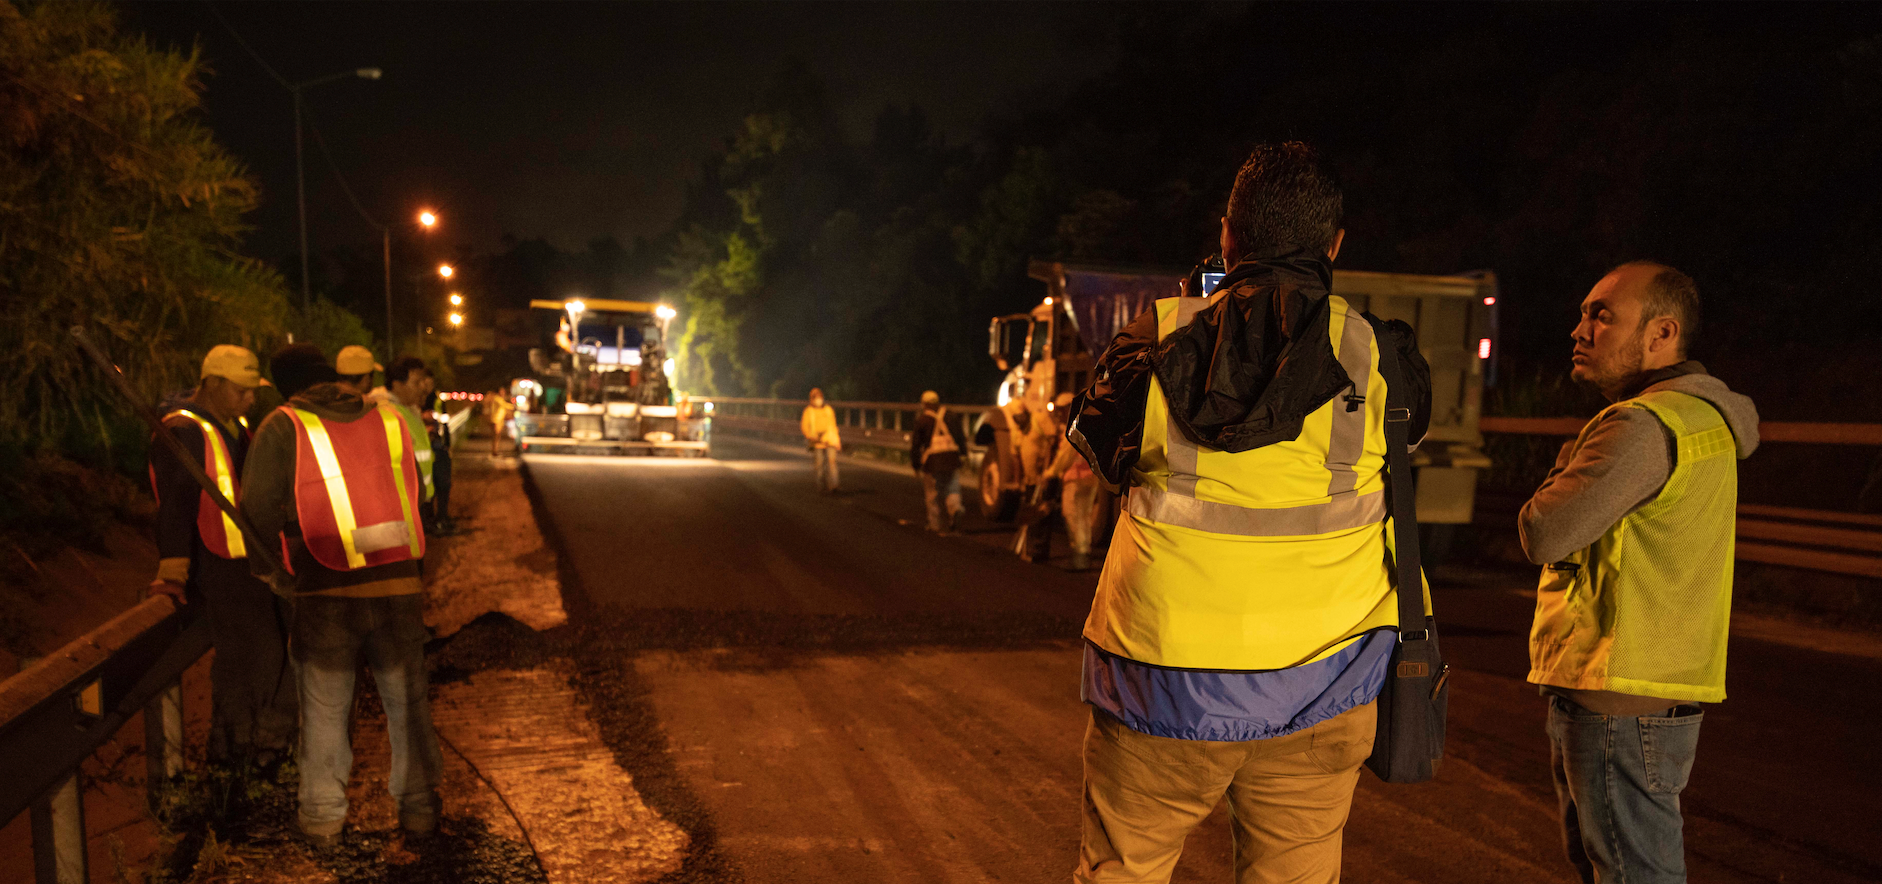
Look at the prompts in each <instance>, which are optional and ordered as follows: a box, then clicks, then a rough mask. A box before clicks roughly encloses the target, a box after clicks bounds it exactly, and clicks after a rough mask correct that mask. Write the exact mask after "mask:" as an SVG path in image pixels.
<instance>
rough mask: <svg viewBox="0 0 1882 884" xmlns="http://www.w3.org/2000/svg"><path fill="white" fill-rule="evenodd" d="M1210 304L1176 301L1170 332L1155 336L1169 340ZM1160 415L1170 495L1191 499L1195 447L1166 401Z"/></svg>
mask: <svg viewBox="0 0 1882 884" xmlns="http://www.w3.org/2000/svg"><path fill="white" fill-rule="evenodd" d="M1212 301H1213V299H1211V298H1177V299H1176V315H1175V316H1174V317H1172V323H1171V325H1170V328H1169V330H1168V331H1165V332H1163V333H1162V334H1160V335H1158V338H1159V339H1161V338H1166V337H1169V336H1170V335H1171V334H1173V333H1175V331H1176V330H1177V329H1179V328H1183V327H1185V326H1187V325H1189V324H1190V322H1192V321H1194V320H1195V318H1196V314H1198V313H1201V312H1202V311H1203V310H1205V309H1207V308H1208V306H1209V304H1210V303H1211V302H1212ZM1163 413H1164V415H1165V417H1166V420H1165V421H1164V424H1165V427H1164V431H1163V435H1164V454H1165V457H1166V460H1167V461H1168V463H1169V465H1170V492H1171V493H1173V494H1180V495H1182V496H1184V497H1195V496H1196V458H1197V455H1198V454H1199V453H1200V452H1199V450H1198V449H1197V447H1196V443H1194V442H1191V441H1190V439H1189V437H1188V436H1187V435H1184V433H1183V428H1182V426H1181V425H1179V424H1178V423H1177V422H1176V410H1175V409H1173V408H1171V407H1170V403H1169V401H1168V400H1165V401H1164V403H1163Z"/></svg>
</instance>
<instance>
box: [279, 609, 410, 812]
mask: <svg viewBox="0 0 1882 884" xmlns="http://www.w3.org/2000/svg"><path fill="white" fill-rule="evenodd" d="M422 604H423V597H422V596H420V595H417V594H412V595H395V596H386V597H383V598H369V599H353V598H341V597H336V596H317V595H316V596H302V597H300V598H299V599H296V600H295V603H294V640H293V651H294V662H295V663H296V664H298V666H299V675H298V678H299V682H300V694H301V745H300V752H299V753H298V754H297V756H296V761H297V762H298V763H299V765H300V769H301V790H300V801H301V809H300V824H301V830H302V831H304V832H307V833H308V834H310V835H332V834H337V833H338V832H339V831H340V828H341V826H342V825H343V824H345V822H346V781H347V778H348V777H349V776H351V774H352V771H353V743H352V739H351V736H350V735H349V733H348V730H349V724H350V721H351V718H352V711H353V687H354V679H355V677H356V676H357V675H358V673H359V664H360V662H361V661H362V660H364V662H365V663H366V664H367V666H369V667H370V668H371V669H372V679H373V684H374V685H375V686H376V687H377V688H378V689H379V699H380V702H381V703H382V704H383V705H384V706H385V711H386V731H387V733H388V735H389V736H390V737H391V740H392V781H391V791H392V797H393V799H394V800H395V801H397V802H398V806H399V825H401V826H403V827H404V828H405V829H407V830H408V831H414V832H428V831H431V830H432V829H435V828H436V827H437V824H438V811H439V809H440V804H439V801H438V779H439V775H440V772H441V771H442V770H443V768H444V758H443V756H442V755H441V754H440V753H439V750H438V734H437V732H436V731H434V730H433V729H432V726H431V701H430V699H429V698H428V697H427V696H426V692H427V690H428V688H429V684H428V679H427V678H426V675H425V640H426V639H427V638H429V637H430V634H429V633H428V632H426V631H425V622H424V619H423V618H422V616H421V615H422Z"/></svg>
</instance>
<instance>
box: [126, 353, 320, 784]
mask: <svg viewBox="0 0 1882 884" xmlns="http://www.w3.org/2000/svg"><path fill="white" fill-rule="evenodd" d="M266 383H267V381H265V380H263V379H262V377H261V371H260V364H259V361H258V360H257V359H256V358H255V354H254V353H251V352H249V351H248V350H246V349H243V348H241V347H235V346H230V345H226V344H225V345H223V346H219V347H216V348H214V349H212V350H210V351H209V355H208V356H206V357H204V359H203V365H202V373H201V380H200V381H199V382H198V383H197V385H196V388H195V389H194V390H193V391H191V393H190V395H189V397H188V398H186V399H184V400H183V401H182V402H180V403H178V404H177V406H176V407H175V408H174V409H172V410H170V411H169V413H168V414H166V415H164V419H163V425H164V428H165V429H166V430H167V431H169V433H170V435H172V436H174V437H175V438H176V440H177V441H178V442H181V443H182V444H183V450H184V451H187V452H189V453H190V454H191V455H192V456H193V457H194V458H195V460H196V464H197V466H199V467H201V468H202V470H203V473H204V474H205V475H207V476H208V477H209V479H210V481H211V482H213V483H214V484H215V485H216V487H217V489H218V490H219V491H220V492H221V493H222V496H223V497H224V498H226V499H228V500H229V501H230V502H231V503H233V502H234V501H235V500H236V499H237V496H238V494H239V488H240V483H239V477H240V475H241V471H242V467H243V462H244V458H246V457H247V455H248V442H249V435H248V428H247V427H246V426H245V425H244V424H243V418H242V415H243V414H244V413H245V412H247V411H248V408H249V406H250V405H251V404H253V403H254V401H255V389H256V388H257V387H259V386H261V385H263V384H266ZM150 483H151V490H152V492H154V493H155V494H156V497H157V551H158V555H159V556H160V557H161V558H160V559H159V560H158V565H157V579H156V580H154V581H152V582H151V585H150V590H151V592H152V593H155V594H159V595H166V596H169V597H170V598H172V599H175V600H176V602H177V603H178V604H189V603H192V602H195V603H200V604H202V605H203V606H204V608H205V609H206V610H205V613H206V615H207V616H208V618H209V632H210V636H211V639H212V640H213V641H214V643H215V648H216V656H215V659H214V662H213V663H211V664H210V669H209V683H210V706H211V712H210V728H209V757H210V759H211V760H213V761H218V762H227V763H232V764H248V763H252V764H259V765H263V766H271V765H272V764H273V763H274V762H275V761H278V760H280V759H282V758H283V757H285V754H286V751H287V747H288V744H289V741H290V739H291V738H292V736H293V733H294V719H295V713H294V701H295V692H294V689H293V687H292V685H291V675H290V673H289V671H288V667H287V665H286V661H287V641H286V627H287V621H288V616H287V614H288V612H287V609H286V606H285V605H284V604H282V603H281V601H280V600H279V599H277V598H276V597H275V595H274V594H273V593H271V592H269V591H268V587H267V586H266V585H265V584H263V583H262V582H261V581H259V580H256V579H255V578H254V576H253V575H251V574H250V573H249V567H248V563H247V562H246V561H244V559H246V558H247V555H248V549H247V547H248V542H249V538H247V537H244V536H242V532H241V531H239V530H237V529H236V527H235V521H234V520H233V519H231V518H230V517H229V516H228V514H226V513H224V512H223V511H222V509H221V508H220V507H218V506H217V505H216V503H215V501H214V499H213V498H211V497H210V495H209V493H208V492H207V491H205V490H203V488H202V487H201V486H200V485H198V484H197V483H196V480H195V479H194V478H193V477H192V476H191V475H190V472H189V470H188V469H187V468H186V467H185V466H184V465H183V464H182V463H180V462H178V461H177V459H176V458H175V457H174V456H173V455H172V454H171V453H170V449H168V448H167V447H160V446H158V445H156V444H154V440H153V444H152V445H151V446H150Z"/></svg>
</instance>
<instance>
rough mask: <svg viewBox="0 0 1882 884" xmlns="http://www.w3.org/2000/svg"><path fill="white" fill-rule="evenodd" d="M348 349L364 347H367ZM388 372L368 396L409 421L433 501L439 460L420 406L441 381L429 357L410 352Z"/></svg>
mask: <svg viewBox="0 0 1882 884" xmlns="http://www.w3.org/2000/svg"><path fill="white" fill-rule="evenodd" d="M348 349H357V350H361V351H364V350H365V349H366V348H364V347H353V348H348ZM342 352H343V353H344V351H342ZM385 373H386V385H385V386H383V387H379V388H377V389H375V390H373V391H372V392H370V393H367V394H366V400H367V401H368V402H375V403H384V404H386V405H389V406H391V407H392V408H393V409H394V410H396V411H397V412H398V413H399V418H400V419H402V420H404V421H405V432H406V435H407V436H409V437H410V438H411V442H412V454H413V456H414V457H416V458H417V459H418V480H419V482H420V483H421V484H423V485H424V486H425V490H424V493H423V495H422V496H423V499H424V500H426V501H430V500H431V499H432V498H433V497H435V496H436V495H437V491H436V488H435V486H434V483H433V480H432V471H433V469H434V467H435V462H434V460H433V452H432V447H431V433H430V431H428V430H427V429H425V418H424V415H422V414H420V413H419V408H420V407H421V406H423V405H424V404H425V398H426V397H427V396H429V395H431V391H432V390H433V389H435V388H436V387H437V383H436V382H435V381H434V380H432V377H431V370H430V369H428V368H426V367H425V361H424V360H423V359H420V358H418V357H416V356H407V357H404V358H402V359H400V360H398V361H396V362H394V363H392V367H391V368H388V369H385ZM341 374H345V372H341ZM440 515H443V514H440Z"/></svg>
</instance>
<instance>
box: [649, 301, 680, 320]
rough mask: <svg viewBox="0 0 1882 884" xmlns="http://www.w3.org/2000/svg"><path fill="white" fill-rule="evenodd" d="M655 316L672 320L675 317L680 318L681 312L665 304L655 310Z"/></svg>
mask: <svg viewBox="0 0 1882 884" xmlns="http://www.w3.org/2000/svg"><path fill="white" fill-rule="evenodd" d="M653 315H655V316H658V317H660V318H661V319H672V318H673V317H675V316H678V315H680V314H679V311H677V310H674V309H673V308H672V307H668V306H667V305H665V304H661V305H660V306H658V307H655V308H653Z"/></svg>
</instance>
